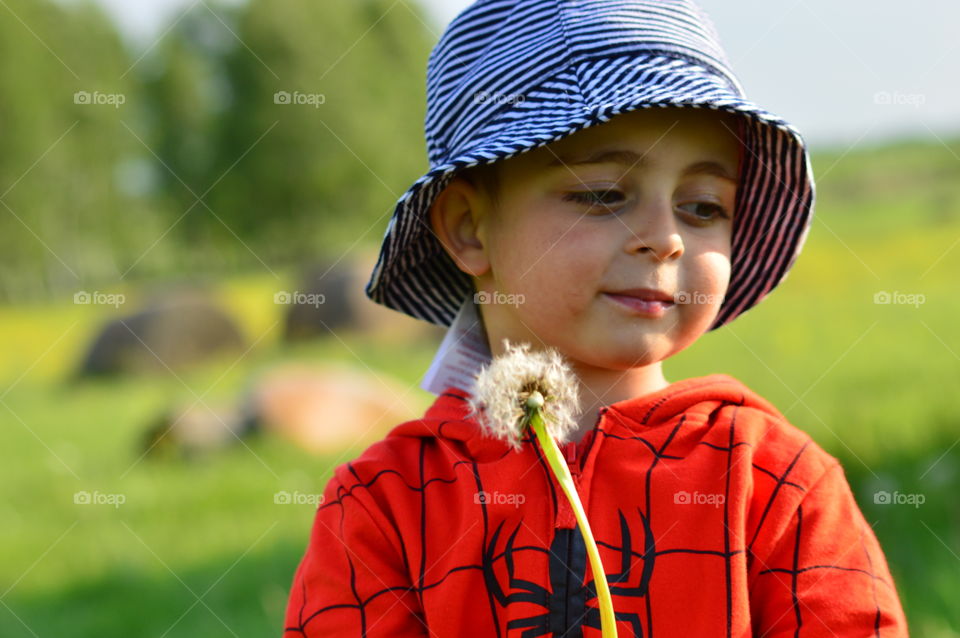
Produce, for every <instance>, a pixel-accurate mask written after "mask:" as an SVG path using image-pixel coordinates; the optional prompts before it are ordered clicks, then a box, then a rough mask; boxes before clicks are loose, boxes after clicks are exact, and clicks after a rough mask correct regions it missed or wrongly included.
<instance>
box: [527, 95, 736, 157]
mask: <svg viewBox="0 0 960 638" xmlns="http://www.w3.org/2000/svg"><path fill="white" fill-rule="evenodd" d="M736 124H737V123H736V116H734V115H732V114H730V113H722V112H718V111H712V110H704V109H692V108H687V109H683V108H656V109H640V110H637V111H630V112H627V113H620V114H618V115H615V116H614V117H612V118H611V119H610V120H609V121H607V122H604V123H602V124H598V125H594V126H590V127H588V128H585V129H582V130H580V131H577V132H576V133H572V134H571V135H569V136H567V137H565V138H563V139H561V140H558V141H556V142H552V143H550V144H547V145H546V146H542V147H539V148H537V149H535V150H533V151H531V152H530V153H528V155H529V156H530V157H529V158H528V161H529V162H530V163H531V164H533V165H536V166H538V167H543V168H549V167H551V166H556V165H557V164H564V163H567V164H570V163H575V162H576V161H577V160H579V159H583V158H586V157H589V156H592V155H594V153H593V151H597V150H601V151H602V150H603V149H608V150H610V151H611V152H610V153H603V156H604V159H607V160H611V161H614V162H620V163H628V164H632V163H634V161H635V160H636V159H637V158H636V155H646V154H648V153H649V154H651V155H655V154H657V153H656V151H657V149H658V148H659V150H660V151H666V150H668V149H669V148H671V147H672V146H673V145H674V144H675V143H676V142H677V140H679V139H684V140H685V141H686V147H687V148H689V149H690V150H691V151H694V152H697V153H702V154H703V155H705V156H710V158H711V159H715V160H718V161H720V160H723V159H724V158H726V159H727V160H728V161H729V160H730V159H731V158H732V159H733V160H734V161H735V160H736V156H737V149H738V144H739V140H738V137H737V126H736ZM733 168H736V166H735V165H734V166H733Z"/></svg>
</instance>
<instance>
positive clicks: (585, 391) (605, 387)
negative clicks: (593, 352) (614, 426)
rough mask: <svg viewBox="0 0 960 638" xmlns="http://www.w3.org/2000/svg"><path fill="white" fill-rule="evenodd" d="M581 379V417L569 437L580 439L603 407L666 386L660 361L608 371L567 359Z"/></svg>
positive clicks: (594, 421) (593, 423) (594, 422)
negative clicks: (639, 366) (638, 366)
mask: <svg viewBox="0 0 960 638" xmlns="http://www.w3.org/2000/svg"><path fill="white" fill-rule="evenodd" d="M570 363H571V365H572V367H573V369H574V372H575V373H576V375H577V378H578V380H579V382H580V384H579V385H580V410H581V412H580V417H579V418H578V420H577V422H578V425H579V427H578V428H577V431H576V432H574V433H573V434H571V440H573V441H580V439H582V438H583V435H584V434H586V433H587V432H589V431H590V430H592V429H593V426H594V425H595V424H596V422H597V414H598V413H599V410H600V408H601V407H602V406H605V405H610V404H611V403H616V402H617V401H623V400H625V399H632V398H635V397H640V396H643V395H645V394H650V393H651V392H656V391H657V390H662V389H663V388H665V387H667V386H668V385H670V384H669V382H668V381H667V380H666V379H665V378H664V376H663V367H662V365H661V362H659V361H658V362H656V363H652V364H650V365H648V366H644V367H642V368H631V369H630V370H626V371H623V370H609V369H606V368H595V367H593V366H586V365H583V364H581V363H580V362H578V361H571V362H570Z"/></svg>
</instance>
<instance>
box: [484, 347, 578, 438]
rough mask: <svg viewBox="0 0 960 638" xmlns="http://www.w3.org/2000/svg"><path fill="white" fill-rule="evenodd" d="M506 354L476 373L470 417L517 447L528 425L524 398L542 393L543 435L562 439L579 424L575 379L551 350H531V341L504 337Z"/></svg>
mask: <svg viewBox="0 0 960 638" xmlns="http://www.w3.org/2000/svg"><path fill="white" fill-rule="evenodd" d="M503 344H504V353H503V354H501V355H500V356H498V357H495V358H494V359H493V360H492V361H491V362H490V363H489V364H487V365H486V366H484V367H483V368H482V369H481V370H480V372H479V373H477V375H476V379H475V381H474V387H473V391H472V392H471V395H470V397H469V399H468V403H469V406H470V413H469V414H468V415H467V417H468V418H470V417H476V419H477V421H478V422H479V423H480V424H481V425H482V426H483V428H484V431H485V432H486V433H487V434H488V435H489V436H492V437H494V438H498V439H502V440H505V441H507V442H508V443H510V444H511V445H512V446H513V447H514V449H516V450H520V448H521V439H522V438H523V434H524V431H525V429H526V426H527V407H526V406H527V399H528V398H529V397H530V395H531V394H533V393H534V392H535V391H538V392H540V394H541V395H542V396H543V399H544V403H543V407H542V408H541V413H542V414H543V417H544V422H545V423H546V426H547V433H548V434H550V436H552V437H553V438H555V439H557V440H558V441H559V442H560V443H565V442H567V440H568V439H569V436H570V434H571V432H573V431H574V430H575V429H576V427H577V422H576V415H577V414H579V410H580V400H579V395H578V384H577V379H576V377H575V376H574V374H573V372H572V370H571V369H570V366H569V365H568V364H567V362H566V361H565V360H564V358H563V356H562V355H561V354H560V352H559V351H557V350H556V349H555V348H549V349H546V350H541V351H536V352H531V351H530V344H528V343H519V344H511V343H510V341H509V340H508V339H504V340H503Z"/></svg>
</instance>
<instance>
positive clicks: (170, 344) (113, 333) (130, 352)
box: [77, 292, 245, 377]
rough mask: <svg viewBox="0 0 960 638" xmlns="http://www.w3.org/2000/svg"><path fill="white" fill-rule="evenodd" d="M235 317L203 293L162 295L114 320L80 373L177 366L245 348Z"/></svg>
mask: <svg viewBox="0 0 960 638" xmlns="http://www.w3.org/2000/svg"><path fill="white" fill-rule="evenodd" d="M244 341H245V340H244V338H243V336H242V334H241V333H240V329H239V328H238V327H237V325H236V323H235V322H234V320H233V319H232V318H231V317H230V315H228V314H227V313H226V312H225V311H224V310H222V309H221V308H220V307H219V306H217V305H216V304H215V303H214V302H213V301H211V300H210V299H209V296H207V295H205V294H203V293H200V292H177V293H174V294H167V295H163V296H160V297H158V298H155V299H153V300H152V301H150V302H148V303H147V304H146V305H145V307H144V308H143V309H142V310H140V311H138V312H135V313H133V314H131V315H127V316H125V317H119V318H117V319H113V320H111V321H109V322H108V323H107V324H106V325H105V326H104V327H103V328H102V329H101V330H100V332H99V333H98V334H97V336H96V337H95V338H94V340H93V342H92V343H91V345H90V347H89V349H88V350H87V353H86V355H85V356H84V358H83V361H82V363H81V364H80V367H79V370H78V372H77V375H78V376H81V377H83V376H94V375H118V374H129V373H141V372H154V371H167V370H177V369H180V368H183V367H185V366H187V365H189V364H192V363H196V362H199V361H203V360H205V359H208V358H210V357H212V356H216V355H218V354H221V353H224V352H238V351H242V350H243V347H244Z"/></svg>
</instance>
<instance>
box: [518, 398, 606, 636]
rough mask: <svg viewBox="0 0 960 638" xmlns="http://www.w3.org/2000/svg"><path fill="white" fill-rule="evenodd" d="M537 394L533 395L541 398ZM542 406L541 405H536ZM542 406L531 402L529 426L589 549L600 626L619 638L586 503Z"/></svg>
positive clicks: (603, 632)
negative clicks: (584, 507) (541, 409)
mask: <svg viewBox="0 0 960 638" xmlns="http://www.w3.org/2000/svg"><path fill="white" fill-rule="evenodd" d="M539 394H540V393H539V392H535V393H534V395H535V396H536V395H539ZM537 403H539V404H540V405H536V404H537ZM542 405H543V400H542V399H539V400H537V399H535V400H534V401H533V402H528V403H527V406H528V408H530V409H529V410H528V415H529V420H530V426H531V427H532V428H533V431H534V432H535V433H536V435H537V440H539V441H540V447H541V448H543V452H544V455H545V456H546V457H547V462H548V463H549V464H550V468H551V469H552V470H553V474H554V476H556V477H557V482H558V483H560V488H561V489H562V490H563V493H564V494H566V495H567V500H568V501H570V505H571V506H572V507H573V513H574V515H575V516H576V518H577V524H578V525H579V526H580V533H581V534H582V535H583V540H584V544H585V545H586V546H587V556H588V558H589V559H590V569H591V571H593V583H594V585H595V587H596V589H597V602H598V604H599V605H600V626H601V628H602V635H603V637H604V638H616V636H617V621H616V618H615V617H614V614H613V601H612V600H611V598H610V588H609V587H608V585H607V576H606V573H605V572H604V571H603V564H602V563H601V562H600V552H599V550H598V549H597V542H596V540H594V538H593V532H592V531H590V522H589V521H587V514H586V512H585V511H584V509H583V503H581V502H580V495H579V494H577V488H576V486H575V485H574V483H573V477H572V476H570V469H569V468H568V467H567V464H566V462H564V460H563V455H562V454H561V453H560V448H559V446H558V445H557V442H556V441H554V440H553V437H551V436H550V435H549V434H548V433H547V426H546V423H544V420H543V414H542V412H541V411H540V406H542Z"/></svg>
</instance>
